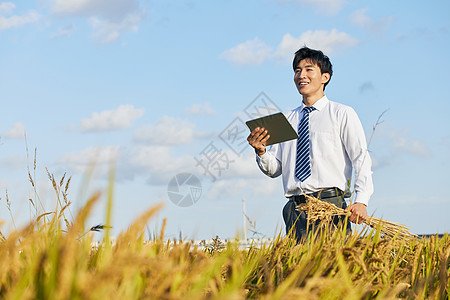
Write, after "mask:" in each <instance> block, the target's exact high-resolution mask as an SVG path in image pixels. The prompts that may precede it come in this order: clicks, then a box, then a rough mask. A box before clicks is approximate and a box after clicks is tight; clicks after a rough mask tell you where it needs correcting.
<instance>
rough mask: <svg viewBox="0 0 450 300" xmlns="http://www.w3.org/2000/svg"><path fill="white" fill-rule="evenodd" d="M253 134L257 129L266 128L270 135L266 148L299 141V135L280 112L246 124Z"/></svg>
mask: <svg viewBox="0 0 450 300" xmlns="http://www.w3.org/2000/svg"><path fill="white" fill-rule="evenodd" d="M245 124H247V127H248V128H249V129H250V132H252V131H253V130H254V129H255V128H256V127H264V128H265V129H266V130H267V132H268V133H269V134H270V138H269V139H268V140H267V144H266V146H270V145H273V144H278V143H282V142H286V141H289V140H293V139H298V134H297V132H296V131H295V130H294V128H292V125H291V123H289V121H288V120H287V119H286V117H285V116H284V114H283V113H281V112H279V113H276V114H273V115H268V116H265V117H262V118H258V119H254V120H250V121H247V122H245Z"/></svg>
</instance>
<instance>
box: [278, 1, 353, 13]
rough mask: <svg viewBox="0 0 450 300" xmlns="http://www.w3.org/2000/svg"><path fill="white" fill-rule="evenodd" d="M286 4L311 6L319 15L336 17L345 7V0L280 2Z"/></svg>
mask: <svg viewBox="0 0 450 300" xmlns="http://www.w3.org/2000/svg"><path fill="white" fill-rule="evenodd" d="M279 1H280V2H284V3H296V4H304V5H310V6H312V7H314V8H315V9H316V12H317V13H320V14H325V15H335V14H337V13H338V12H339V11H340V10H341V9H342V7H343V6H344V5H345V3H346V1H345V0H279Z"/></svg>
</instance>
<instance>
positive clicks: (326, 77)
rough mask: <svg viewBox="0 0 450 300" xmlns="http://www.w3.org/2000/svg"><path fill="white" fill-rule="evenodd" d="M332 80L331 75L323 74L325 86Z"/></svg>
mask: <svg viewBox="0 0 450 300" xmlns="http://www.w3.org/2000/svg"><path fill="white" fill-rule="evenodd" d="M329 80H330V73H322V83H323V84H325V83H327V82H328V81H329Z"/></svg>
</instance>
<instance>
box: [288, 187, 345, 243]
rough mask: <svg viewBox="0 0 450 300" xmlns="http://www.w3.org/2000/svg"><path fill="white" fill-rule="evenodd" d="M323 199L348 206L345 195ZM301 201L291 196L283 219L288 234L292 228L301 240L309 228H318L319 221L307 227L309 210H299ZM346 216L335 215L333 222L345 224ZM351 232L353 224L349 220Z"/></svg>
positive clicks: (298, 239) (342, 206)
mask: <svg viewBox="0 0 450 300" xmlns="http://www.w3.org/2000/svg"><path fill="white" fill-rule="evenodd" d="M320 200H322V201H326V202H330V203H333V204H334V205H336V206H337V207H340V208H343V209H345V208H346V207H347V203H346V202H345V200H344V197H343V196H337V197H332V198H322V199H320ZM299 204H300V202H298V201H295V200H294V199H293V198H289V201H288V202H287V203H286V205H285V206H284V208H283V219H284V223H285V224H286V234H289V232H290V231H291V229H292V233H291V234H293V236H295V238H296V239H297V241H298V242H299V241H300V240H301V239H302V238H306V237H307V235H308V231H309V230H314V229H317V228H318V225H319V222H320V221H317V222H316V223H315V224H309V228H307V223H308V220H307V217H308V216H307V212H305V211H297V210H296V209H295V207H296V206H297V205H299ZM344 220H345V216H335V217H333V223H334V224H335V225H339V223H341V224H344ZM349 233H351V225H350V221H347V234H349Z"/></svg>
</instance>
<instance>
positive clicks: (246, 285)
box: [0, 175, 450, 299]
mask: <svg viewBox="0 0 450 300" xmlns="http://www.w3.org/2000/svg"><path fill="white" fill-rule="evenodd" d="M49 178H50V179H51V180H52V176H51V175H49ZM30 179H31V177H30ZM69 180H70V179H69ZM52 182H53V183H54V188H55V191H56V192H57V194H58V195H60V198H58V203H59V204H58V205H57V208H56V209H55V211H53V212H51V213H45V214H41V215H39V216H36V217H35V218H34V219H33V220H32V221H31V222H30V223H29V224H28V225H27V226H25V227H23V228H20V229H17V230H14V231H12V232H11V233H9V234H8V235H3V234H2V235H0V257H1V259H0V298H1V299H299V298H303V299H394V298H405V299H448V295H449V289H450V279H449V275H450V261H449V256H450V239H449V236H448V234H445V235H443V236H442V237H438V236H431V237H429V238H418V237H413V238H399V237H398V236H394V237H390V238H385V237H384V235H382V233H381V232H382V231H381V228H375V229H371V228H369V227H367V230H365V231H363V232H359V233H356V232H355V233H354V234H353V235H350V236H346V235H345V233H344V231H343V230H339V229H338V230H333V231H329V229H328V227H323V229H322V230H318V231H315V232H313V233H311V234H310V235H309V237H308V238H307V239H306V240H305V241H303V242H302V243H299V244H296V243H295V242H294V239H292V238H290V237H285V236H283V235H282V234H280V235H279V236H277V237H274V239H273V240H272V242H270V243H268V244H264V245H258V246H254V247H249V248H248V249H240V248H239V244H238V241H235V242H234V241H231V242H227V243H226V244H225V243H224V242H223V241H221V239H220V238H219V237H216V238H215V239H214V240H213V243H204V244H203V245H193V244H192V243H191V242H190V241H183V240H166V239H165V238H164V227H165V222H164V223H163V224H162V229H161V232H160V233H159V234H158V235H157V236H154V237H153V239H152V240H150V241H148V240H145V239H144V236H145V234H144V233H145V226H146V224H147V223H148V221H149V220H150V219H151V218H152V217H154V216H155V214H156V213H157V212H158V210H159V209H160V208H161V206H160V205H158V206H154V207H150V208H149V209H148V210H147V211H145V212H144V213H143V214H142V215H141V216H140V217H139V218H137V219H136V220H135V221H134V222H133V223H132V224H130V225H129V228H128V229H127V230H126V231H123V232H122V233H120V234H119V236H117V238H116V239H115V241H114V242H111V238H110V235H109V224H108V222H109V220H108V218H107V222H106V223H107V224H106V225H101V226H97V227H93V228H85V221H86V218H87V217H88V216H89V214H90V212H91V210H92V207H93V205H94V204H95V203H96V202H98V201H99V198H100V194H95V195H93V196H92V197H91V198H90V199H89V200H88V201H87V203H86V205H85V206H84V207H83V208H82V209H81V210H80V211H79V212H78V213H77V214H76V215H74V216H73V217H72V214H71V213H70V211H69V209H68V208H69V207H70V202H69V201H68V200H67V199H66V197H65V195H66V194H65V193H66V192H67V186H68V183H67V184H66V188H65V189H64V188H63V187H64V184H63V182H64V179H63V180H61V181H60V182H59V184H58V182H56V181H55V179H54V178H53V180H52ZM107 194H108V197H107V198H108V204H107V211H108V214H107V215H110V209H111V203H112V196H111V195H112V188H110V189H109V191H108V192H107ZM34 205H35V203H33V206H34ZM36 206H38V205H37V204H36ZM36 211H37V210H36ZM3 223H4V222H3ZM0 230H1V227H0ZM97 230H102V231H103V233H104V239H103V241H102V242H101V243H99V244H97V246H96V247H93V231H97Z"/></svg>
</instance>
